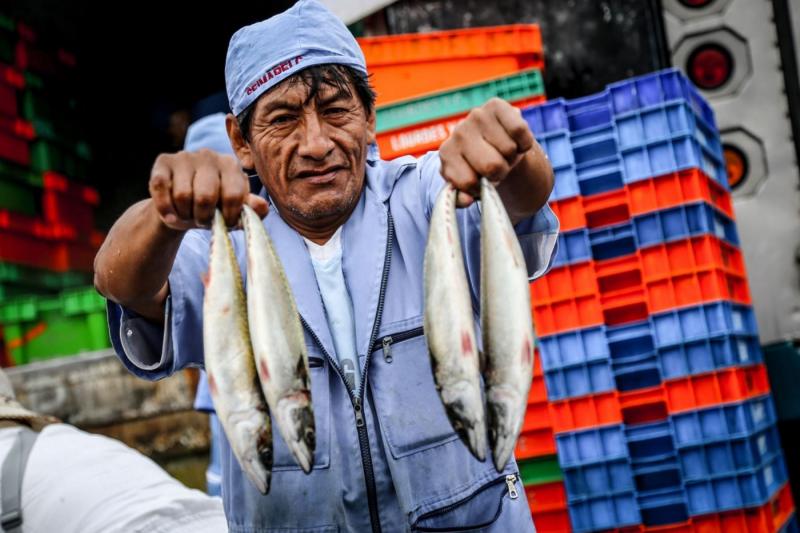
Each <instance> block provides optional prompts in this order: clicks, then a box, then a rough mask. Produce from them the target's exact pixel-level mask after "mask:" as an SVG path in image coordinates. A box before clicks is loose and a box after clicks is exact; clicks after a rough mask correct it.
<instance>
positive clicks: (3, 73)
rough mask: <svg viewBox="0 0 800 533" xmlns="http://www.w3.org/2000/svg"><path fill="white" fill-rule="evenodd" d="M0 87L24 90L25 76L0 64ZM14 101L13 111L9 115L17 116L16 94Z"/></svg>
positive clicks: (12, 68)
mask: <svg viewBox="0 0 800 533" xmlns="http://www.w3.org/2000/svg"><path fill="white" fill-rule="evenodd" d="M0 85H8V86H10V87H13V88H14V89H24V88H25V76H23V75H22V73H21V72H20V71H18V70H17V69H15V68H14V67H11V66H9V65H5V64H3V63H0ZM14 101H15V105H14V110H13V112H11V113H10V114H11V115H16V114H17V106H16V94H15V95H14Z"/></svg>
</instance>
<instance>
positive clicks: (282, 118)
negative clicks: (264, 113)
mask: <svg viewBox="0 0 800 533" xmlns="http://www.w3.org/2000/svg"><path fill="white" fill-rule="evenodd" d="M293 120H294V115H278V116H277V117H273V118H272V120H270V121H269V122H270V124H276V125H277V124H286V123H287V122H291V121H293Z"/></svg>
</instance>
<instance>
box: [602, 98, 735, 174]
mask: <svg viewBox="0 0 800 533" xmlns="http://www.w3.org/2000/svg"><path fill="white" fill-rule="evenodd" d="M615 124H616V127H617V132H618V135H619V147H620V149H621V150H625V149H627V148H636V147H638V146H641V145H642V144H647V143H652V142H655V141H662V140H666V139H670V138H674V137H680V136H683V135H691V136H693V137H694V138H695V139H696V140H697V141H698V142H699V143H700V145H701V146H703V147H704V148H705V149H706V150H708V152H710V153H711V154H712V155H713V156H715V158H716V160H717V161H722V160H723V154H722V144H721V143H720V140H719V132H717V131H716V129H715V128H713V127H712V126H710V125H709V124H707V123H706V122H705V121H704V120H703V118H702V117H698V116H697V115H696V114H695V113H694V111H693V110H692V108H691V106H690V105H689V103H688V102H686V101H680V100H679V101H672V102H666V103H663V104H658V105H654V106H651V107H647V108H642V109H638V110H635V111H631V112H629V113H626V114H623V115H618V116H617V117H616V118H615Z"/></svg>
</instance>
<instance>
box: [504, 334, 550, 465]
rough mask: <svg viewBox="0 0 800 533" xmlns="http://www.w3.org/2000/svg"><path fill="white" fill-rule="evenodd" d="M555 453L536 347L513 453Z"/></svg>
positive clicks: (526, 456) (520, 455)
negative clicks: (526, 396) (531, 379)
mask: <svg viewBox="0 0 800 533" xmlns="http://www.w3.org/2000/svg"><path fill="white" fill-rule="evenodd" d="M555 453H556V441H555V439H554V438H553V427H552V423H551V422H550V410H549V407H548V403H547V390H546V389H545V384H544V373H543V372H542V359H541V357H540V356H539V351H538V349H537V351H536V354H535V357H534V363H533V383H532V384H531V390H530V393H529V394H528V407H527V409H526V411H525V420H524V421H523V423H522V431H521V432H520V434H519V437H518V438H517V446H516V448H515V449H514V455H515V457H516V458H517V459H531V458H534V457H542V456H546V455H555Z"/></svg>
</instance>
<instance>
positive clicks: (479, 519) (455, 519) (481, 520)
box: [411, 474, 525, 532]
mask: <svg viewBox="0 0 800 533" xmlns="http://www.w3.org/2000/svg"><path fill="white" fill-rule="evenodd" d="M524 497H525V493H524V491H523V490H522V483H520V481H519V476H518V475H517V474H508V475H502V476H498V477H497V478H495V479H493V480H491V481H490V482H488V483H486V484H485V485H482V486H481V487H479V488H478V489H477V490H475V491H474V492H472V493H471V494H468V495H467V496H466V497H464V498H462V499H460V500H458V501H456V502H454V503H451V504H448V505H446V506H444V507H442V508H439V509H433V510H431V511H428V512H426V513H424V514H423V515H421V516H420V517H419V518H417V520H416V521H415V522H414V524H412V526H411V528H412V530H413V531H420V532H423V531H426V532H444V531H452V532H456V531H472V532H475V531H485V530H487V529H489V528H491V526H492V525H493V524H495V523H496V522H497V521H498V520H499V518H500V516H501V515H502V514H503V507H504V506H505V505H508V504H509V501H510V500H518V499H519V498H524Z"/></svg>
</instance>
